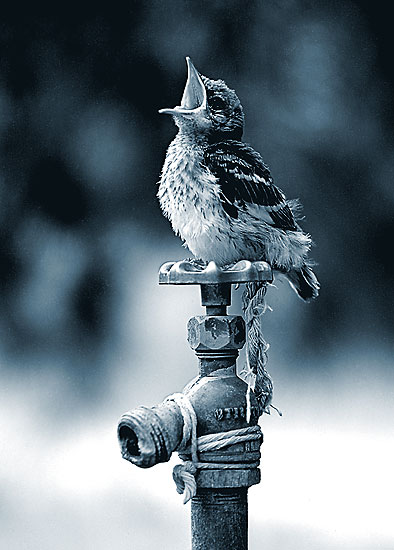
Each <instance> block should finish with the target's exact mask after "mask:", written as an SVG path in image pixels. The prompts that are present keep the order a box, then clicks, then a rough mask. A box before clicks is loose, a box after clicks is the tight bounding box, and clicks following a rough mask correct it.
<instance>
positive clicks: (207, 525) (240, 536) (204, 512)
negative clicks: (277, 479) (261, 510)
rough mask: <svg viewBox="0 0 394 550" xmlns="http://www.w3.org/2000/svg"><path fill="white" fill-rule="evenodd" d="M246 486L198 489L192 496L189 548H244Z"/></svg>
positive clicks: (245, 540)
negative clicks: (190, 544)
mask: <svg viewBox="0 0 394 550" xmlns="http://www.w3.org/2000/svg"><path fill="white" fill-rule="evenodd" d="M247 491H248V489H247V488H246V487H242V488H233V489H199V490H198V493H197V495H196V496H195V497H194V498H193V499H192V506H191V523H192V550H208V549H209V550H247V548H248V496H247Z"/></svg>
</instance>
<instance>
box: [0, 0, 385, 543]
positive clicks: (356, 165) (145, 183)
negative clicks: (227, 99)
mask: <svg viewBox="0 0 394 550" xmlns="http://www.w3.org/2000/svg"><path fill="white" fill-rule="evenodd" d="M388 9H389V8H388V7H387V8H384V4H379V3H378V4H377V3H376V2H366V3H359V2H358V3H357V2H356V3H355V2H336V1H333V2H323V1H316V2H309V1H297V0H283V1H273V0H268V1H264V2H263V1H241V0H227V1H224V0H211V1H206V2H203V1H194V2H192V1H181V0H173V1H168V2H162V1H159V0H149V1H145V2H142V1H135V2H133V1H131V0H130V1H129V2H127V3H110V4H106V5H105V6H104V7H101V6H100V5H99V4H93V3H92V4H89V3H86V4H85V5H84V3H80V4H79V5H78V6H75V7H74V6H72V4H68V5H67V7H63V6H61V5H57V6H56V9H53V11H52V12H51V11H47V10H45V11H44V10H43V11H42V12H40V11H39V9H38V7H37V6H35V7H34V10H33V8H32V7H28V6H23V5H22V6H21V5H19V6H18V7H17V8H15V9H11V8H8V9H7V10H5V9H3V8H2V9H1V17H0V197H1V199H0V305H1V316H0V360H1V368H0V383H1V389H2V391H1V400H0V423H1V440H2V445H1V461H0V480H1V501H0V502H1V515H0V547H1V548H7V549H8V548H9V549H11V548H12V549H15V550H22V549H29V550H30V549H36V548H37V549H40V550H49V549H51V550H52V549H53V548H56V549H57V550H66V549H73V550H74V549H75V550H79V549H84V550H86V549H95V550H104V549H107V548H120V547H122V548H130V549H131V548H132V549H133V550H134V549H135V550H148V549H151V548H155V547H156V546H158V545H160V547H161V548H163V549H166V548H168V549H172V550H176V549H179V550H180V549H183V548H187V547H188V545H189V506H185V507H184V506H183V505H182V502H181V501H182V499H181V497H179V495H177V493H176V491H175V486H174V485H173V481H172V478H171V469H172V465H173V463H176V460H172V461H171V464H162V465H160V466H156V467H155V468H153V469H151V470H148V471H142V470H139V469H137V468H135V467H133V466H131V465H130V464H129V463H127V462H125V461H123V460H122V459H121V457H120V453H119V449H118V445H117V440H116V425H117V420H118V418H119V416H120V415H121V414H122V413H123V412H125V411H126V410H128V409H130V408H133V407H135V406H138V405H141V404H145V405H153V404H155V403H157V402H160V401H161V400H162V399H163V398H164V397H165V396H166V395H168V394H169V393H173V392H174V391H179V390H181V389H182V387H183V386H184V385H185V384H186V382H188V381H189V380H190V379H191V378H192V377H194V376H195V373H196V369H197V360H196V359H195V357H194V355H193V353H192V352H191V350H190V349H189V347H188V344H187V342H186V323H187V320H188V318H189V317H191V316H192V315H195V314H200V313H201V312H202V309H201V306H200V303H199V295H198V289H197V288H195V287H187V288H175V289H174V288H173V287H161V288H159V287H158V285H157V271H158V269H159V266H160V265H161V264H162V263H163V262H165V261H167V260H176V259H181V258H184V257H185V256H187V252H186V251H185V250H184V249H183V248H182V246H181V243H180V241H179V240H178V238H176V237H175V236H174V235H173V233H172V230H171V227H170V225H169V223H168V222H167V221H166V220H165V219H164V218H163V216H162V215H161V212H160V209H159V206H158V203H157V200H156V197H155V195H156V191H157V185H156V183H157V181H158V179H159V173H160V169H161V165H162V163H163V160H164V156H165V151H166V148H167V146H168V144H169V142H170V141H171V139H172V138H173V137H174V135H175V127H174V125H173V124H172V121H171V119H170V118H169V117H161V116H159V115H158V113H157V111H158V109H159V108H161V107H172V106H175V105H176V104H178V103H179V100H180V98H181V95H182V91H183V87H184V84H185V80H186V64H185V60H184V58H185V56H186V55H189V56H191V58H192V59H193V61H194V63H195V65H196V67H197V68H198V69H199V70H200V71H201V72H202V73H203V74H205V75H207V76H209V77H213V78H223V79H224V80H225V81H226V82H227V83H228V84H229V86H230V87H232V88H234V89H235V90H236V91H237V93H238V95H239V97H240V99H241V102H242V104H243V106H244V110H245V114H246V131H245V141H247V142H249V143H250V144H252V145H253V147H255V148H256V149H257V150H258V151H260V152H261V154H262V155H263V158H264V159H265V161H266V163H267V164H268V165H269V166H270V168H271V171H272V174H273V177H274V180H275V182H276V183H277V185H278V186H279V187H281V188H282V189H283V190H284V191H285V193H286V195H287V197H288V198H295V197H299V198H300V200H301V202H302V203H303V205H304V214H305V220H304V221H303V227H304V228H305V230H306V231H308V232H310V233H311V234H312V235H313V238H314V240H315V243H316V247H315V248H314V249H313V257H314V259H315V260H316V261H317V262H318V267H317V268H316V272H317V273H318V276H319V278H320V280H321V285H322V290H321V296H320V297H319V299H318V300H316V301H315V302H314V303H312V304H303V303H301V301H300V300H298V299H297V297H296V295H295V294H294V293H293V291H292V290H291V289H290V287H289V286H288V285H287V283H286V282H284V283H282V282H280V281H279V280H278V281H277V282H276V288H274V287H273V288H271V289H270V290H269V292H268V303H269V304H270V305H271V307H272V309H273V311H272V312H267V313H266V315H265V317H264V319H263V325H264V332H265V336H266V339H267V340H268V341H269V342H270V344H271V348H270V354H269V364H268V368H269V371H270V372H271V374H272V376H273V378H274V382H275V399H274V404H275V405H276V406H277V407H278V408H279V409H280V410H282V412H283V417H282V418H280V417H279V416H277V415H276V414H272V415H271V416H265V417H264V418H263V419H261V425H262V428H263V431H264V434H265V442H264V445H263V448H262V451H263V457H262V483H261V484H260V485H259V486H258V487H254V488H252V489H251V490H250V492H249V495H250V498H249V502H250V547H251V549H256V550H257V549H260V548H271V549H272V550H282V549H286V550H296V549H300V548H303V549H306V550H308V549H319V550H325V549H339V548H340V549H342V548H344V549H354V550H367V549H368V550H376V549H383V548H384V549H389V548H390V549H391V548H393V547H394V527H393V522H392V517H393V502H392V495H393V492H394V482H393V476H392V464H393V460H394V437H393V431H392V419H393V413H394V403H393V398H392V396H393V388H394V375H393V368H392V367H393V339H392V335H393V326H394V314H393V311H394V308H393V303H394V285H393V284H392V280H393V272H394V263H393V258H392V256H393V245H392V243H393V229H394V217H393V207H394V186H393V174H394V152H393V142H394V131H393V125H392V123H393V114H392V110H391V105H392V94H393V86H394V68H393V67H394V66H393V63H392V53H393V47H394V38H393V36H394V35H393V33H392V25H391V15H390V13H389V12H388ZM240 292H241V291H238V292H235V293H234V300H233V301H234V305H233V306H232V309H233V312H238V311H239V305H240ZM240 365H242V358H241V360H240Z"/></svg>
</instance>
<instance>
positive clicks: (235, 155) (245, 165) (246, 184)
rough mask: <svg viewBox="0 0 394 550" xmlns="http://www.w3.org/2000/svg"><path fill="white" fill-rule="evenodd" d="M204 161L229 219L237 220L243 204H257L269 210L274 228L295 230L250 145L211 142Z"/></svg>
mask: <svg viewBox="0 0 394 550" xmlns="http://www.w3.org/2000/svg"><path fill="white" fill-rule="evenodd" d="M205 162H206V164H207V166H208V168H209V169H210V170H211V172H212V173H213V174H214V175H215V177H216V178H217V179H218V184H219V185H220V187H221V194H222V204H223V208H224V210H225V212H226V213H227V214H228V215H229V216H231V217H232V218H237V217H238V210H239V208H240V207H241V208H242V207H243V206H244V205H245V203H252V204H257V205H260V206H265V207H268V208H267V212H268V213H269V215H270V217H271V219H272V222H273V223H272V225H273V226H275V227H279V228H281V229H289V230H293V231H294V230H297V226H296V223H295V221H294V216H293V213H292V211H291V210H290V208H289V206H288V204H287V203H286V198H285V195H284V194H283V192H282V191H281V190H280V189H279V188H278V187H276V186H275V185H274V182H273V180H272V177H271V174H270V171H269V169H268V166H266V165H265V164H264V162H263V159H262V158H261V156H260V155H259V154H258V153H257V152H256V151H255V150H254V149H252V148H251V147H250V146H249V145H247V144H246V143H242V142H241V141H232V140H228V141H222V142H219V143H214V144H212V145H210V146H209V147H207V148H206V150H205ZM272 208H274V209H272Z"/></svg>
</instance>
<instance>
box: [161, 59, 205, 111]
mask: <svg viewBox="0 0 394 550" xmlns="http://www.w3.org/2000/svg"><path fill="white" fill-rule="evenodd" d="M186 62H187V82H186V86H185V89H184V91H183V96H182V101H181V104H180V106H178V107H174V108H173V109H160V111H159V113H163V114H166V115H182V116H186V117H187V116H193V115H197V114H198V113H204V112H205V111H206V110H207V92H206V89H205V86H204V84H203V81H202V80H201V77H200V75H199V74H198V71H197V69H196V68H195V66H194V65H193V63H192V62H191V59H190V57H186Z"/></svg>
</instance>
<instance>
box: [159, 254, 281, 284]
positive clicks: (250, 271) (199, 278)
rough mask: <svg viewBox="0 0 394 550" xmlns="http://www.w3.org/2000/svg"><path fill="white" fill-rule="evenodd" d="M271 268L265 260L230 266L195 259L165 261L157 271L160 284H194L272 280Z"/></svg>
mask: <svg viewBox="0 0 394 550" xmlns="http://www.w3.org/2000/svg"><path fill="white" fill-rule="evenodd" d="M272 280H273V276H272V270H271V267H270V266H269V264H267V263H266V262H249V261H248V260H241V261H239V262H237V263H236V264H234V265H232V266H224V267H219V266H217V265H216V264H215V262H209V264H208V265H205V264H202V263H201V262H198V261H195V260H182V261H179V262H166V263H165V264H163V265H162V266H161V268H160V271H159V284H161V285H196V284H217V283H247V282H259V281H261V282H264V281H265V282H272Z"/></svg>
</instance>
